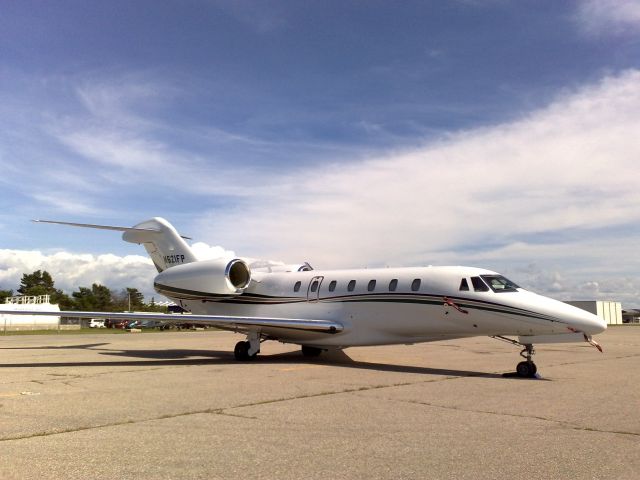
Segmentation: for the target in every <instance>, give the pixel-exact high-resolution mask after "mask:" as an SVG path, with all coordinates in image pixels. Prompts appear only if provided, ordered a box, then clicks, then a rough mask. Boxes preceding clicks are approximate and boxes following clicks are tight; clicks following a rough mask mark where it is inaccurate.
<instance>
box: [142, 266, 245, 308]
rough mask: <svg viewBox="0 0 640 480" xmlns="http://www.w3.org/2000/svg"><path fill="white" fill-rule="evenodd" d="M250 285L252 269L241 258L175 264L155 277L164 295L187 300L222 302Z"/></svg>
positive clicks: (157, 286)
mask: <svg viewBox="0 0 640 480" xmlns="http://www.w3.org/2000/svg"><path fill="white" fill-rule="evenodd" d="M250 282H251V270H250V269H249V266H248V265H247V264H246V263H245V262H244V260H241V259H239V258H234V259H232V260H229V259H224V258H219V259H215V260H204V261H200V262H193V263H187V264H184V265H176V266H175V267H171V268H168V269H167V270H165V271H163V272H162V273H160V274H159V275H158V276H156V278H155V280H154V282H153V286H154V288H155V289H156V291H157V292H158V293H160V294H162V295H165V296H167V297H171V298H181V299H185V300H196V299H198V300H223V299H225V298H231V297H235V296H237V295H240V294H242V293H243V292H244V290H245V289H246V288H247V287H248V286H249V283H250Z"/></svg>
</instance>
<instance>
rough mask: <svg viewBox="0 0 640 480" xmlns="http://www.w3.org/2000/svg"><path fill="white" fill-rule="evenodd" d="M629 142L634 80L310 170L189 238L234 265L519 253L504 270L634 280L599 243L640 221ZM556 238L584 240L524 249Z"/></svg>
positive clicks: (617, 254)
mask: <svg viewBox="0 0 640 480" xmlns="http://www.w3.org/2000/svg"><path fill="white" fill-rule="evenodd" d="M639 131H640V72H638V71H628V72H624V73H621V74H620V75H618V76H615V77H608V78H605V79H603V80H602V81H601V82H600V83H598V84H597V85H592V86H588V87H586V88H583V89H580V90H578V91H574V92H566V93H565V94H564V95H562V96H560V97H559V98H557V100H556V101H555V102H553V104H551V105H550V106H549V107H547V108H545V109H542V110H540V111H537V112H534V113H532V114H530V115H529V116H527V117H526V118H523V119H521V120H518V121H516V122H513V123H510V124H505V125H498V126H494V127H490V128H483V129H476V130H471V131H468V132H463V133H461V134H457V135H454V136H452V137H450V138H449V139H447V140H442V141H440V142H437V143H435V144H431V145H427V146H425V147H424V148H421V149H417V150H413V151H406V152H398V153H395V154H393V153H392V154H389V155H386V156H383V157H378V158H370V159H367V160H364V161H360V162H355V163H354V162H351V163H344V164H342V163H338V162H336V163H329V162H325V163H324V164H317V165H314V166H313V167H312V168H310V169H307V170H305V171H302V172H300V173H299V174H291V175H289V176H288V177H287V178H286V180H280V183H279V185H278V188H277V189H274V190H273V192H260V194H257V195H255V197H254V198H252V199H251V201H249V202H243V203H241V204H239V205H238V206H237V207H236V208H233V209H227V210H224V211H219V210H216V211H212V212H209V214H207V215H203V217H202V219H201V222H200V224H199V226H197V227H195V228H193V230H194V231H198V232H202V234H203V236H202V238H205V239H206V240H208V241H215V242H216V243H221V244H223V245H226V246H232V247H234V248H235V249H236V251H238V253H239V254H240V255H253V256H262V257H265V256H266V257H267V258H269V257H275V258H282V259H284V260H285V261H290V262H293V261H303V260H309V261H310V263H311V264H313V265H314V266H317V267H338V266H364V265H408V264H431V263H433V264H438V263H442V261H441V260H442V258H443V257H442V253H441V252H446V251H450V252H454V253H455V252H464V251H465V249H469V247H473V246H474V245H475V246H478V247H481V246H483V245H500V246H507V247H505V248H509V246H511V247H512V248H515V247H518V245H525V246H527V248H526V249H522V248H521V249H520V252H519V253H517V254H514V256H513V257H511V261H512V264H511V265H518V264H526V263H530V262H531V261H532V260H536V259H538V260H539V259H541V258H546V259H550V258H555V263H554V262H547V264H546V265H547V267H549V268H553V266H554V265H555V266H556V269H560V270H563V271H564V270H566V276H571V275H572V274H574V273H577V272H575V271H574V269H576V268H578V265H582V266H584V268H587V269H589V268H590V269H591V270H592V271H593V272H594V275H597V272H598V270H599V269H600V268H601V266H602V265H607V264H610V265H615V264H622V262H626V263H627V264H628V265H631V266H632V267H633V268H635V269H636V271H637V270H638V267H640V265H638V260H637V259H636V258H637V255H634V254H633V253H632V252H631V251H630V250H629V248H626V249H619V248H617V247H616V241H619V238H616V236H615V235H614V234H613V233H611V234H608V233H607V230H608V229H611V228H614V227H620V226H625V225H626V226H633V225H635V224H637V223H638V221H639V220H640V209H639V208H638V205H640V189H638V187H637V172H638V166H637V165H638V164H637V161H638V158H640V142H638V141H637V134H638V132H639ZM246 188H247V189H249V190H250V189H251V184H247V185H246ZM593 229H596V230H597V229H599V230H597V231H595V233H594V232H591V233H590V231H591V230H593ZM566 230H569V231H573V232H580V231H584V232H585V234H584V236H583V237H582V238H580V239H579V240H577V241H574V242H573V243H571V244H570V245H569V246H570V248H562V247H563V246H567V242H560V243H559V245H557V246H556V247H559V248H560V249H561V251H562V252H563V253H562V256H560V255H554V253H553V251H550V250H546V251H540V250H536V248H537V247H536V246H535V242H534V243H532V241H531V240H529V237H530V236H531V235H540V234H548V233H553V232H561V231H566ZM603 236H604V238H608V240H610V243H608V244H606V242H605V243H602V242H601V243H600V246H601V247H602V248H601V250H600V252H599V256H594V255H591V254H589V255H587V257H588V262H589V264H588V265H586V266H585V264H584V261H583V260H581V261H580V262H576V263H575V264H574V263H573V262H572V259H574V258H576V257H580V256H581V255H582V254H586V253H585V252H587V253H589V252H590V251H591V250H590V245H591V244H592V243H593V240H594V238H593V237H596V238H598V237H603ZM518 242H520V243H518ZM556 247H554V248H556ZM625 255H627V256H625ZM460 257H464V255H463V254H461V255H460ZM449 259H451V257H449ZM489 260H491V259H489ZM495 263H498V262H495ZM500 265H504V264H503V263H500ZM484 266H487V267H491V265H484ZM611 270H612V271H609V272H607V273H602V275H615V273H614V272H613V270H614V269H611ZM579 277H580V279H581V281H582V280H584V281H585V282H586V281H596V280H598V279H597V278H583V275H582V274H580V275H579ZM601 284H602V282H601ZM636 299H637V301H638V302H639V303H640V297H636Z"/></svg>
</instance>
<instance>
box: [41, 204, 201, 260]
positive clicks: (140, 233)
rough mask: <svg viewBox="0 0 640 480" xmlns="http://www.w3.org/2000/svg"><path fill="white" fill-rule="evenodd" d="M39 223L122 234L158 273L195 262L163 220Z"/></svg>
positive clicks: (184, 245) (183, 243)
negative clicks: (141, 249) (127, 223)
mask: <svg viewBox="0 0 640 480" xmlns="http://www.w3.org/2000/svg"><path fill="white" fill-rule="evenodd" d="M34 222H39V223H55V224H59V225H71V226H73V227H85V228H98V229H101V230H116V231H119V232H124V233H123V234H122V239H123V240H124V241H125V242H130V243H137V244H142V245H143V246H144V248H145V250H146V251H147V253H148V254H149V256H150V257H151V260H152V261H153V263H154V265H155V266H156V268H157V269H158V272H162V271H163V270H166V269H167V268H170V267H173V266H175V265H180V264H182V263H191V262H195V261H196V260H197V258H196V256H195V255H194V254H193V251H192V250H191V247H189V245H187V242H185V241H184V239H185V238H187V239H188V237H182V236H181V235H180V234H179V233H178V232H177V231H176V229H175V228H174V227H173V225H171V224H170V223H169V222H168V221H166V220H165V219H164V218H160V217H154V218H152V219H150V220H145V221H144V222H141V223H139V224H137V225H135V226H133V227H115V226H109V225H92V224H88V223H71V222H57V221H53V220H34Z"/></svg>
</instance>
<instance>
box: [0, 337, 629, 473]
mask: <svg viewBox="0 0 640 480" xmlns="http://www.w3.org/2000/svg"><path fill="white" fill-rule="evenodd" d="M241 339H242V337H241V336H240V335H234V334H232V333H227V332H215V331H208V332H188V333H158V334H128V335H100V334H96V335H73V336H71V335H60V336H0V369H1V370H0V478H2V479H14V478H15V479H23V478H39V479H48V478H52V479H53V478H55V479H60V478H65V479H88V478H92V479H102V478H105V479H106V478H108V479H115V478H118V479H126V478H136V479H137V478H144V479H147V478H149V479H156V478H157V479H181V478H186V479H191V478H202V479H205V478H206V479H216V478H220V479H229V478H251V479H299V478H305V479H321V478H322V479H378V478H384V479H402V478H420V479H425V478H447V479H449V478H458V479H485V478H500V479H502V478H504V479H527V480H529V479H531V478H536V479H568V478H571V479H638V478H640V369H639V366H640V327H633V326H626V327H614V328H609V330H607V332H605V333H604V334H602V335H599V336H598V337H597V339H598V341H599V342H600V343H601V344H602V346H603V348H604V353H602V354H601V353H599V352H598V351H597V350H596V349H595V348H593V347H591V346H589V345H587V344H586V343H585V344H568V345H549V346H539V347H537V348H536V350H537V354H536V357H535V361H536V363H537V365H538V370H539V373H540V378H537V379H519V378H514V377H504V376H503V375H502V374H503V373H505V372H509V371H512V370H513V369H514V368H515V365H516V363H517V362H518V361H519V358H520V357H519V356H518V349H516V348H515V347H512V346H511V345H508V344H505V343H502V342H499V341H497V340H492V339H489V338H474V339H464V340H455V341H446V342H437V343H429V344H420V345H413V346H388V347H367V348H351V349H347V350H345V351H344V352H343V353H339V352H336V353H333V354H330V355H323V356H322V357H320V358H319V359H317V360H315V359H314V360H307V359H305V358H303V357H302V356H301V355H300V353H299V350H298V348H297V347H295V346H293V345H282V344H279V343H276V342H266V343H264V344H263V345H262V353H261V355H260V358H259V359H258V360H256V361H253V362H247V363H238V362H236V361H235V360H234V359H233V354H232V350H233V346H234V345H235V342H237V341H238V340H241Z"/></svg>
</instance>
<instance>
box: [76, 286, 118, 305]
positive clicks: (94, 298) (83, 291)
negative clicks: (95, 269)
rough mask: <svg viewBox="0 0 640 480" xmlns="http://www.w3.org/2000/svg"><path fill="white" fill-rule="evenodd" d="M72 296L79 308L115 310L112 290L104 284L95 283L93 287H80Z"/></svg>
mask: <svg viewBox="0 0 640 480" xmlns="http://www.w3.org/2000/svg"><path fill="white" fill-rule="evenodd" d="M71 296H72V297H73V299H74V300H73V302H74V307H75V309H77V310H89V311H105V312H111V311H113V304H112V299H111V290H109V289H108V288H107V287H105V286H104V285H100V284H97V283H94V284H93V285H91V288H87V287H80V288H79V289H78V290H77V291H75V292H73V293H72V294H71Z"/></svg>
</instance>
